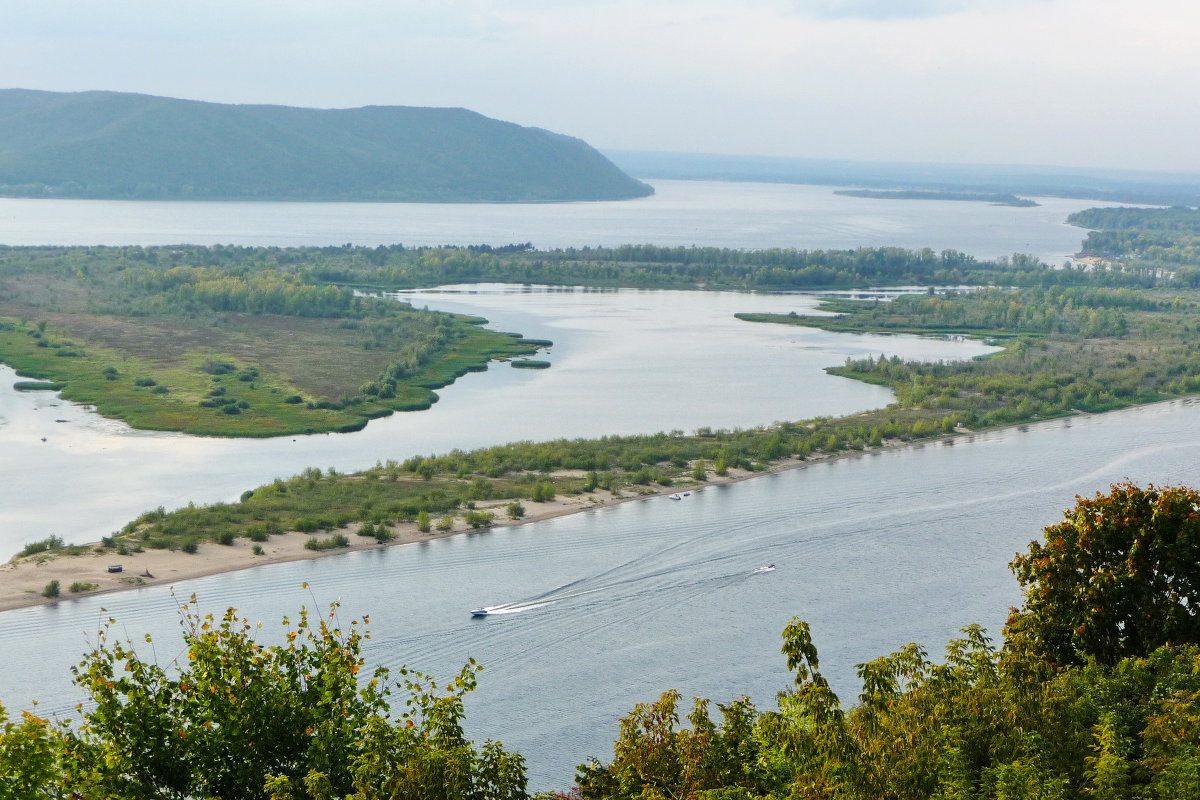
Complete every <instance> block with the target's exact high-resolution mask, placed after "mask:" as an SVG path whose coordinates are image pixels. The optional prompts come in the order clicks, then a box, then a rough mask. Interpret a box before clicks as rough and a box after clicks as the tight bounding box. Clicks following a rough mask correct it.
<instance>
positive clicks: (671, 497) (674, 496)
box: [668, 494, 683, 500]
mask: <svg viewBox="0 0 1200 800" xmlns="http://www.w3.org/2000/svg"><path fill="white" fill-rule="evenodd" d="M668 497H669V499H671V500H682V499H683V496H682V495H678V494H673V495H669V496H668Z"/></svg>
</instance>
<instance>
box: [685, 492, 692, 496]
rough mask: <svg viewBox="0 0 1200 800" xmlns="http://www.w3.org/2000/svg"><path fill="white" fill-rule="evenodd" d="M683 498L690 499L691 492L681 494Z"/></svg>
mask: <svg viewBox="0 0 1200 800" xmlns="http://www.w3.org/2000/svg"><path fill="white" fill-rule="evenodd" d="M683 496H684V497H691V496H692V493H691V492H684V493H683Z"/></svg>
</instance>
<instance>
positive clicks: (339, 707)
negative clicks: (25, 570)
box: [0, 598, 526, 800]
mask: <svg viewBox="0 0 1200 800" xmlns="http://www.w3.org/2000/svg"><path fill="white" fill-rule="evenodd" d="M194 604H195V600H194V598H193V601H192V603H190V604H185V605H184V606H183V607H182V614H181V622H182V626H183V643H184V650H183V655H181V656H180V658H179V659H178V662H177V663H172V664H169V665H167V666H166V667H164V666H161V665H159V664H158V663H156V662H155V661H153V660H147V659H146V658H144V657H143V655H142V654H141V653H139V652H138V650H139V649H140V647H139V648H135V647H134V646H133V644H132V643H130V642H123V641H119V640H116V639H114V638H113V637H112V636H111V631H112V630H113V625H114V624H115V621H114V620H109V624H108V625H107V627H105V628H104V629H103V630H102V632H101V634H100V638H99V641H98V643H97V646H96V648H95V649H94V650H93V651H92V652H91V653H89V654H88V655H87V656H86V657H85V658H84V660H83V663H82V664H80V666H79V667H78V668H76V670H75V678H76V682H77V683H78V684H79V685H80V686H81V687H82V688H84V689H85V690H86V691H87V692H88V693H89V694H90V695H91V699H92V702H93V703H94V704H95V707H94V708H93V709H92V710H90V711H87V712H86V713H84V715H83V722H82V724H81V725H80V726H79V727H78V729H75V730H72V729H69V728H66V727H64V728H62V729H60V730H58V731H56V732H54V733H53V735H49V734H47V735H44V736H42V737H41V739H40V740H39V739H38V738H37V737H36V736H34V735H33V734H38V733H43V734H45V733H46V732H45V729H44V725H43V724H40V723H39V722H37V721H36V720H30V719H27V720H26V722H25V723H24V726H23V728H18V729H17V730H16V733H17V734H19V736H17V737H16V738H14V735H13V731H12V726H8V728H7V729H5V730H4V733H3V738H2V739H0V765H3V764H4V761H3V760H2V759H3V758H4V753H6V752H7V750H6V748H8V747H9V746H10V744H11V743H12V742H17V743H18V744H22V742H25V740H30V741H32V743H33V744H30V743H29V742H25V743H24V745H23V746H25V747H26V749H27V750H29V751H31V752H36V753H41V752H42V751H41V750H38V749H37V747H36V746H35V745H37V742H39V741H41V742H43V743H45V742H49V743H51V744H53V745H54V748H53V749H52V750H50V751H47V752H51V755H52V756H53V758H54V759H56V760H57V762H58V763H57V778H56V780H54V781H44V780H43V781H42V783H41V784H40V788H39V790H38V791H35V792H26V793H24V794H17V795H11V796H13V797H21V798H22V800H32V798H38V797H47V798H51V797H77V798H86V799H87V800H92V799H93V798H94V799H95V800H99V799H100V798H114V799H116V800H163V799H173V798H178V799H179V800H185V798H221V800H243V799H244V800H268V798H269V800H334V799H335V798H337V799H338V800H342V799H343V798H346V799H348V800H392V799H396V800H399V799H400V798H422V797H428V798H446V799H447V800H460V799H461V800H521V798H524V797H525V796H526V790H525V786H526V783H525V769H524V762H523V760H522V759H521V757H520V756H518V755H515V754H511V753H508V752H506V751H505V750H504V749H503V748H502V747H501V745H499V744H498V743H495V742H487V743H486V744H484V745H483V746H482V747H480V748H476V747H475V746H474V745H473V744H472V743H471V742H469V741H468V740H466V738H465V736H464V734H463V729H462V724H461V723H462V718H463V696H464V695H465V694H466V693H467V692H469V691H471V690H473V689H474V688H475V675H476V672H477V670H478V669H479V667H477V666H476V665H475V664H474V662H471V663H469V664H467V665H466V666H465V667H464V668H463V670H462V671H461V673H460V674H459V675H458V676H457V677H455V678H454V679H453V680H452V681H451V682H450V683H449V685H447V686H444V687H439V686H438V685H437V683H436V682H435V681H433V680H432V679H431V678H429V677H427V676H425V675H421V674H420V673H413V672H409V671H408V670H402V671H401V675H402V682H401V684H400V686H402V687H403V689H404V691H405V693H406V695H407V697H406V703H405V710H404V711H403V712H402V713H400V714H399V715H398V716H397V717H395V718H393V717H392V716H390V711H389V703H388V700H389V697H390V694H391V691H392V689H391V686H390V685H389V683H388V676H387V673H386V672H385V671H384V670H382V669H379V670H376V671H375V672H374V673H373V674H372V675H370V676H369V677H368V676H365V675H362V668H363V666H364V661H363V659H362V657H361V653H360V650H361V645H362V642H363V640H364V638H366V637H367V633H366V632H365V626H366V622H367V620H366V619H364V620H363V621H362V622H359V621H357V620H355V621H351V622H350V623H349V625H348V626H347V627H346V628H345V629H343V628H342V627H340V626H339V625H338V615H337V606H336V604H335V605H333V606H331V607H330V611H329V613H328V615H327V616H325V617H323V618H319V619H314V618H313V617H312V616H311V615H310V614H309V613H307V612H306V611H304V610H303V609H302V610H301V612H300V614H299V616H298V617H297V619H296V620H295V621H290V620H287V619H285V620H284V631H283V636H282V637H281V641H280V642H279V643H277V644H264V643H262V642H260V641H258V637H259V628H260V627H261V626H254V625H251V624H250V623H249V622H248V621H246V620H244V619H241V618H239V617H238V615H237V613H236V611H235V610H234V609H229V610H228V611H226V612H225V614H224V615H223V616H221V617H220V618H219V619H217V618H214V617H213V616H211V615H204V616H202V615H201V614H200V613H199V612H198V611H196V610H195V605H194ZM146 649H149V650H150V651H151V652H153V643H152V642H151V641H150V639H149V637H147V638H146ZM80 710H82V707H81V708H80ZM30 775H31V776H33V778H36V777H37V776H39V775H42V773H33V772H30ZM43 777H44V776H43ZM31 785H38V784H31ZM3 786H5V784H4V782H3V778H0V787H3ZM3 792H4V789H3V788H0V798H6V797H7V796H8V795H5V794H4V793H3Z"/></svg>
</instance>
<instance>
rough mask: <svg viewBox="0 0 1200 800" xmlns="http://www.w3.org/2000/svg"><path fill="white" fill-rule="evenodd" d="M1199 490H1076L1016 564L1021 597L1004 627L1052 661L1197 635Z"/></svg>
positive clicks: (1108, 654) (1124, 652)
mask: <svg viewBox="0 0 1200 800" xmlns="http://www.w3.org/2000/svg"><path fill="white" fill-rule="evenodd" d="M1197 509H1200V493H1197V492H1196V491H1195V490H1193V489H1186V488H1182V487H1167V488H1157V487H1154V486H1148V487H1146V488H1145V489H1143V488H1140V487H1138V486H1134V485H1133V484H1130V483H1122V484H1117V485H1114V486H1113V487H1112V488H1111V491H1110V492H1109V493H1108V494H1100V493H1097V494H1096V496H1095V497H1094V498H1092V499H1090V500H1088V499H1083V498H1077V502H1076V504H1075V506H1074V507H1073V508H1071V509H1068V510H1067V511H1066V513H1065V515H1064V516H1065V518H1064V520H1063V521H1062V522H1060V523H1059V524H1057V525H1051V526H1050V527H1048V528H1046V529H1045V542H1044V543H1042V542H1036V541H1035V542H1031V543H1030V545H1029V552H1028V553H1027V554H1024V555H1018V556H1017V557H1016V559H1015V560H1014V561H1013V562H1012V568H1013V571H1014V572H1015V574H1016V576H1017V580H1018V581H1019V582H1020V583H1021V586H1022V587H1023V588H1024V592H1025V604H1024V607H1023V608H1022V609H1021V611H1020V612H1019V613H1016V614H1014V615H1013V616H1012V618H1011V619H1010V621H1009V625H1008V630H1007V632H1006V635H1007V636H1008V637H1009V638H1015V639H1017V640H1018V641H1020V642H1021V643H1023V644H1024V646H1025V647H1027V648H1029V649H1031V650H1032V651H1033V652H1036V653H1037V654H1038V655H1040V656H1041V657H1042V658H1043V659H1046V660H1048V661H1049V662H1051V663H1055V664H1070V663H1080V662H1082V661H1085V660H1088V659H1095V660H1097V661H1099V662H1101V663H1105V664H1113V663H1116V662H1117V661H1119V660H1120V659H1121V658H1124V657H1126V656H1144V655H1146V654H1148V653H1150V652H1152V651H1154V650H1155V649H1156V648H1158V647H1160V646H1162V645H1164V644H1167V643H1170V642H1176V643H1179V642H1195V641H1200V513H1198V511H1197Z"/></svg>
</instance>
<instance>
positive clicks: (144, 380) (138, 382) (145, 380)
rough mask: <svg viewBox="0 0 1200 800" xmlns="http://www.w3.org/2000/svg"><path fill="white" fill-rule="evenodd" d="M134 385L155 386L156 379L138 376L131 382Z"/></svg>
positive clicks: (156, 383)
mask: <svg viewBox="0 0 1200 800" xmlns="http://www.w3.org/2000/svg"><path fill="white" fill-rule="evenodd" d="M133 385H134V386H157V385H158V381H156V380H154V379H153V378H138V379H137V380H135V381H134V382H133Z"/></svg>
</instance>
